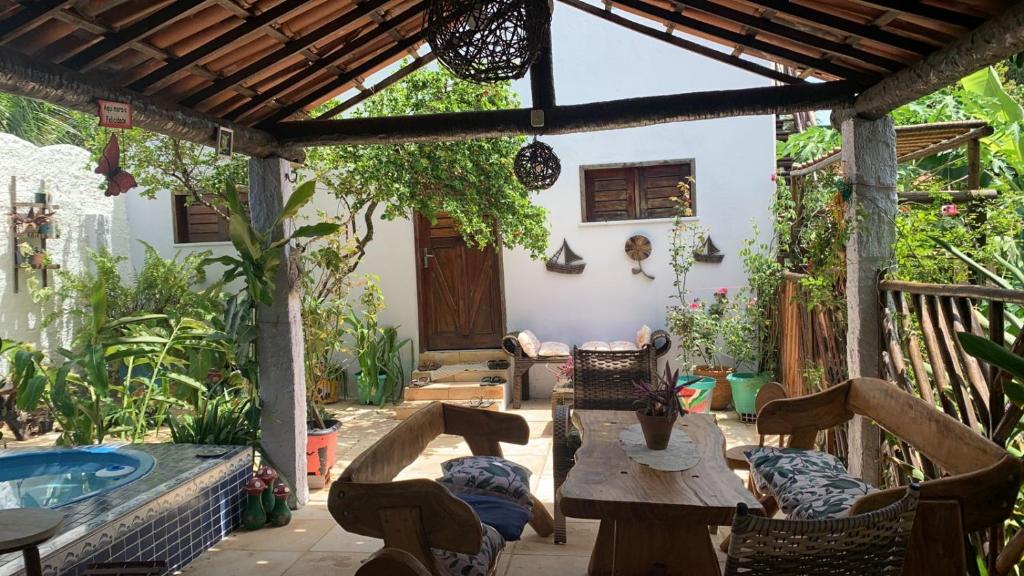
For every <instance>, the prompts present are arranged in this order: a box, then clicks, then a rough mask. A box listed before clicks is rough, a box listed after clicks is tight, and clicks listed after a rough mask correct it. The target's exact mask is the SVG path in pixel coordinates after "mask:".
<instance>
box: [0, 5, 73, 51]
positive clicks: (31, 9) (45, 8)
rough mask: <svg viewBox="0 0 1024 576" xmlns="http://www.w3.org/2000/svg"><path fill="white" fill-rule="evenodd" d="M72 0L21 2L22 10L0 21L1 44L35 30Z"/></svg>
mask: <svg viewBox="0 0 1024 576" xmlns="http://www.w3.org/2000/svg"><path fill="white" fill-rule="evenodd" d="M72 2H74V0H38V1H37V2H30V3H25V2H19V4H20V5H21V10H19V11H18V12H17V13H16V14H15V15H13V16H11V17H10V18H7V19H5V20H4V21H3V22H2V23H0V45H3V44H6V43H8V42H10V41H11V40H14V39H15V38H17V37H18V36H21V35H22V34H25V33H27V32H30V31H32V30H34V29H35V28H36V27H37V26H39V25H40V24H42V23H43V22H45V21H46V20H48V19H50V18H52V17H53V15H54V14H55V13H57V12H60V11H61V10H63V9H64V8H66V7H68V6H70V5H71V3H72Z"/></svg>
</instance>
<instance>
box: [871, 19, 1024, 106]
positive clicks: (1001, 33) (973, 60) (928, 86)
mask: <svg viewBox="0 0 1024 576" xmlns="http://www.w3.org/2000/svg"><path fill="white" fill-rule="evenodd" d="M1018 52H1024V2H1018V3H1016V4H1014V5H1013V6H1011V7H1010V8H1007V9H1006V11H1005V12H1003V14H1002V15H1001V16H998V17H996V18H992V19H991V20H988V21H987V22H985V23H984V24H982V25H981V26H978V27H977V28H976V29H975V30H974V31H973V32H971V33H969V34H967V35H966V36H964V37H963V38H961V39H960V40H957V41H956V42H954V43H952V44H950V45H949V46H946V47H945V48H942V49H941V50H938V51H936V52H933V53H931V54H929V55H928V56H927V57H925V58H924V59H923V60H920V61H919V62H917V63H916V64H914V65H912V66H910V67H908V68H904V69H903V70H901V71H899V72H896V73H895V74H892V75H890V76H886V77H885V78H884V79H882V80H881V81H880V82H878V83H877V84H875V85H874V86H872V87H870V88H868V89H867V90H865V91H864V92H863V93H862V94H861V95H860V96H858V97H857V101H856V103H855V104H854V112H856V114H857V115H859V116H861V117H863V118H869V119H874V118H881V117H882V116H885V115H886V114H888V113H889V112H890V111H891V110H893V109H895V108H898V107H900V106H902V105H904V104H906V103H907V102H912V101H914V100H917V99H918V98H920V97H922V96H925V95H927V94H931V93H932V92H934V91H936V90H938V89H939V88H942V87H944V86H948V85H950V84H954V83H956V82H957V81H958V80H960V79H961V78H963V77H964V76H967V75H968V74H971V73H973V72H974V71H976V70H978V69H979V68H983V67H985V66H990V65H992V64H995V63H996V62H999V61H1000V60H1003V59H1004V58H1008V57H1010V56H1013V55H1014V54H1017V53H1018Z"/></svg>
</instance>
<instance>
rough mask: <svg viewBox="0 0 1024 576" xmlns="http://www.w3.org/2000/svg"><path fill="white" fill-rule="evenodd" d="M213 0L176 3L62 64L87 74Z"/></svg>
mask: <svg viewBox="0 0 1024 576" xmlns="http://www.w3.org/2000/svg"><path fill="white" fill-rule="evenodd" d="M211 2H213V0H179V1H177V2H172V3H171V4H168V5H167V6H165V7H163V8H162V9H160V10H157V11H156V12H154V13H152V14H150V15H149V16H147V17H145V18H143V19H141V20H139V21H138V22H135V23H134V24H131V25H130V26H127V27H125V28H123V29H121V30H118V31H116V32H112V33H110V34H105V35H104V38H103V40H101V41H99V42H97V43H96V44H93V45H92V46H89V47H88V48H86V49H85V50H83V51H81V52H79V53H78V54H75V55H74V56H72V57H71V58H69V59H67V60H66V61H65V62H62V64H63V65H64V66H67V67H69V68H71V69H73V70H78V71H81V72H88V71H89V70H92V69H93V68H95V67H96V66H98V65H100V64H102V63H104V62H106V61H107V60H109V59H111V58H113V57H114V56H117V55H118V54H120V53H121V52H124V51H125V50H127V49H129V48H131V47H132V44H133V43H135V42H137V41H140V40H142V39H143V38H145V37H146V36H149V35H150V34H152V33H153V32H156V31H157V30H159V29H160V28H162V27H164V26H167V25H168V24H171V23H173V22H177V21H178V20H180V19H182V18H185V17H187V16H189V15H191V14H193V13H195V12H196V11H198V10H199V9H201V8H204V7H206V6H207V5H209V4H210V3H211Z"/></svg>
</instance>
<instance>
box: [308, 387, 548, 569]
mask: <svg viewBox="0 0 1024 576" xmlns="http://www.w3.org/2000/svg"><path fill="white" fill-rule="evenodd" d="M441 434H453V435H457V436H462V437H463V438H464V439H465V440H466V443H467V444H469V448H470V450H471V451H472V452H473V454H474V455H477V456H501V455H502V451H501V444H500V443H501V442H508V443H510V444H520V445H524V444H526V443H527V442H528V441H529V439H530V428H529V426H528V425H527V424H526V420H524V419H523V418H522V417H521V416H518V415H515V414H506V413H501V412H491V411H487V410H476V409H473V408H465V407H462V406H455V405H451V404H442V403H440V402H434V403H432V404H429V405H427V406H426V407H424V408H422V409H421V410H419V411H418V412H416V413H415V414H413V415H412V416H410V417H409V418H408V419H406V420H404V421H402V422H401V423H400V424H399V425H398V426H396V427H395V428H394V429H392V430H391V431H390V432H388V433H387V434H385V435H384V436H383V437H381V438H380V440H377V442H375V443H374V444H373V445H372V446H371V447H370V448H369V449H367V450H366V451H365V452H363V453H362V454H360V455H359V456H358V457H357V458H356V459H355V460H354V461H352V463H351V464H349V466H348V468H346V469H345V471H344V472H342V474H341V476H340V477H339V479H338V480H337V481H335V482H334V484H333V485H332V486H331V491H330V495H329V497H328V509H329V510H330V512H331V515H332V516H333V517H334V519H335V520H336V521H337V522H338V524H340V525H341V526H342V527H343V528H344V529H345V530H347V531H349V532H352V533H355V534H360V535H363V536H369V537H372V538H382V539H383V540H384V548H382V549H381V550H379V551H377V552H376V553H375V554H373V555H372V556H371V557H370V559H369V560H368V561H367V562H366V563H365V564H364V565H363V566H362V567H361V568H360V569H359V571H358V572H357V574H359V576H372V575H381V576H383V575H388V576H403V575H418V576H421V575H426V574H430V575H433V576H442V575H443V574H445V573H444V572H443V570H442V569H441V567H440V566H438V565H437V562H436V560H435V558H434V556H433V554H432V553H431V548H438V549H443V550H450V551H453V552H459V553H463V554H477V553H479V551H480V544H481V537H482V529H481V526H480V519H479V518H478V517H477V515H476V513H475V512H473V509H472V508H470V507H469V505H468V504H466V503H465V502H463V501H462V500H459V499H458V498H456V497H455V496H453V495H452V493H451V492H449V491H448V489H447V488H445V487H444V486H441V484H439V483H437V482H435V481H434V480H429V479H415V480H402V481H397V482H396V481H394V478H395V476H396V475H398V473H399V472H401V471H402V470H403V469H404V468H405V467H406V466H408V465H409V464H412V463H413V462H414V461H415V460H416V459H417V458H419V456H420V454H422V453H423V451H424V450H425V449H426V447H427V445H428V444H429V443H430V442H431V441H432V440H433V439H434V438H436V437H438V436H440V435H441ZM440 472H441V471H440V469H438V475H440ZM530 525H531V526H532V527H533V529H534V530H535V531H536V532H537V533H538V534H540V535H541V536H548V535H550V534H551V533H552V532H553V531H554V525H553V520H552V518H551V515H550V514H549V513H548V511H547V508H545V507H544V504H543V503H541V502H540V501H539V500H537V498H536V497H534V498H533V518H532V519H531V520H530ZM497 560H498V557H497V555H496V556H495V558H494V559H493V562H492V564H491V570H492V572H493V569H494V566H495V565H496V564H497Z"/></svg>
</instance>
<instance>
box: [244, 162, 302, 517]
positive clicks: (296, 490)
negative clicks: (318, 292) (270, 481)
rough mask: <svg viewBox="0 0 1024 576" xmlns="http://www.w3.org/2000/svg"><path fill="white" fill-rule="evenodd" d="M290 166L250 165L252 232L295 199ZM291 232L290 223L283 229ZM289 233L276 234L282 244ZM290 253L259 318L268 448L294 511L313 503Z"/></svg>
mask: <svg viewBox="0 0 1024 576" xmlns="http://www.w3.org/2000/svg"><path fill="white" fill-rule="evenodd" d="M290 172H291V166H290V164H289V162H288V161H287V160H283V159H281V158H277V157H270V158H251V159H250V160H249V206H250V208H251V210H252V222H253V226H254V227H255V228H256V229H257V230H265V229H267V228H268V227H269V226H270V225H271V224H272V223H273V221H274V219H275V218H276V217H277V215H278V214H279V213H280V212H281V208H282V207H283V206H284V202H285V201H286V200H287V198H288V196H290V195H291V193H292V186H291V183H290V182H289V181H288V174H289V173H290ZM283 226H284V228H285V229H286V230H287V229H290V228H291V227H292V226H293V224H292V222H290V221H286V222H285V223H284V225H283ZM283 232H284V230H279V231H277V232H275V234H274V237H275V238H279V237H280V234H282V233H283ZM294 256H295V254H293V253H292V249H291V247H288V246H286V247H285V258H284V261H283V262H282V264H281V266H280V267H279V268H278V270H277V276H276V278H275V279H274V303H273V305H272V306H264V305H260V306H259V308H258V309H257V312H256V324H257V340H256V350H257V353H258V354H259V364H260V398H261V400H262V402H263V416H262V420H261V421H260V426H261V427H262V441H263V447H264V449H265V450H266V451H267V454H268V455H269V456H270V459H271V460H272V461H273V463H274V465H275V466H277V467H278V471H279V472H280V473H282V474H283V475H284V476H285V478H287V479H288V481H289V482H290V483H291V485H292V488H293V496H294V502H293V504H294V505H297V506H301V505H303V504H305V503H306V501H307V500H308V499H309V488H308V486H307V484H306V375H305V371H304V362H303V347H304V343H303V337H302V295H301V288H300V287H299V285H298V283H297V282H296V281H295V280H296V276H295V274H294V273H293V269H294V267H293V266H292V265H291V262H292V258H293V257H294Z"/></svg>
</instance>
